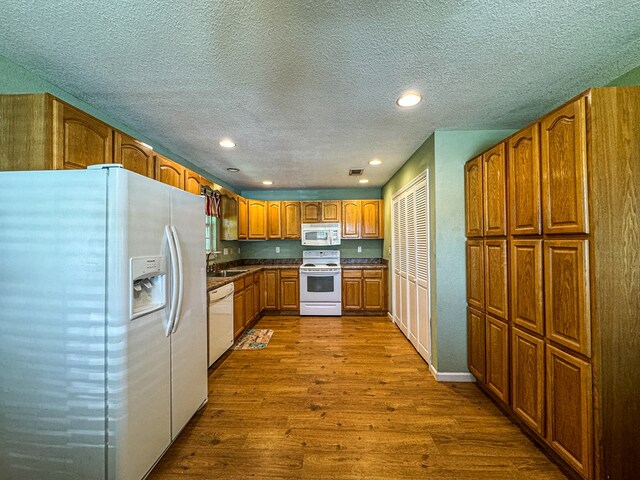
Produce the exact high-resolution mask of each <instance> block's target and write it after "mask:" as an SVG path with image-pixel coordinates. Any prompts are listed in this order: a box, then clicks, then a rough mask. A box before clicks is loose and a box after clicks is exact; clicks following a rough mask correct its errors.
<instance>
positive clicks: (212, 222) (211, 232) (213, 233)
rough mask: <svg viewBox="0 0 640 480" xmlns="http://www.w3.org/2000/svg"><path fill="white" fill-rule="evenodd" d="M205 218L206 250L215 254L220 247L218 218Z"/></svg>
mask: <svg viewBox="0 0 640 480" xmlns="http://www.w3.org/2000/svg"><path fill="white" fill-rule="evenodd" d="M204 218H205V221H204V225H205V228H204V248H205V250H206V251H207V252H214V251H215V250H216V247H217V246H218V245H217V244H218V231H217V226H218V222H217V218H216V217H210V216H208V215H206V216H205V217H204Z"/></svg>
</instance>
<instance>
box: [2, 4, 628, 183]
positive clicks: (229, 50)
mask: <svg viewBox="0 0 640 480" xmlns="http://www.w3.org/2000/svg"><path fill="white" fill-rule="evenodd" d="M0 55H4V56H6V57H7V58H9V59H12V60H14V61H15V62H17V63H19V64H20V65H22V66H24V67H25V68H27V69H28V70H30V71H32V72H34V73H36V74H38V75H40V76H41V77H43V78H44V79H46V80H49V81H51V82H52V83H54V84H56V85H58V86H59V87H61V88H63V89H64V90H66V91H68V92H70V93H72V94H74V95H75V96H77V97H79V98H81V99H82V100H85V101H86V102H88V103H90V104H93V105H94V106H96V107H98V108H100V109H101V110H103V111H104V112H105V113H108V114H109V115H111V116H112V117H114V118H117V119H118V120H120V121H122V122H123V123H125V124H127V125H129V126H130V127H132V128H133V129H135V130H137V131H139V132H141V133H142V134H144V135H146V136H147V137H149V138H152V139H155V140H156V141H157V143H158V144H160V145H163V146H164V147H166V148H168V149H169V150H171V151H173V152H175V153H176V154H178V155H181V156H183V157H184V158H186V159H188V160H189V161H191V162H192V163H194V164H195V165H197V166H199V167H201V168H203V169H204V170H206V171H208V172H210V173H211V174H213V175H215V176H217V177H219V178H220V179H222V180H225V181H227V182H228V183H230V184H231V185H234V186H236V187H239V188H242V189H255V188H260V187H261V185H260V181H261V180H262V179H265V178H269V179H272V180H273V181H274V185H273V187H272V188H323V187H351V186H357V180H354V179H353V178H351V177H348V176H347V175H346V173H347V170H348V169H349V168H350V167H365V176H366V177H367V178H369V179H370V181H371V183H370V184H369V186H381V185H382V184H384V183H385V182H386V180H388V179H389V178H390V177H391V175H392V174H393V173H394V172H395V171H396V170H397V169H398V168H399V167H400V166H401V165H402V164H403V163H404V161H406V159H407V158H408V157H409V156H410V155H411V154H412V153H413V152H414V151H415V150H416V149H417V147H419V146H420V145H421V144H422V143H423V142H424V140H425V139H426V138H427V137H428V136H429V135H430V134H431V133H432V132H433V131H434V130H441V129H494V128H495V129H503V128H517V127H520V126H522V125H523V124H525V123H527V122H529V121H531V120H533V119H534V118H536V117H537V116H539V115H540V114H542V113H544V112H545V111H546V110H548V109H549V108H551V107H553V106H555V105H557V104H558V103H560V102H562V101H564V100H567V99H568V98H570V97H571V96H573V95H575V94H577V93H579V92H580V91H581V90H583V89H585V88H587V87H588V86H592V85H602V84H606V83H608V82H609V81H610V80H612V79H613V78H615V77H617V76H619V75H620V74H622V73H624V72H626V71H627V70H629V69H631V68H633V67H635V66H637V65H638V64H640V2H638V1H632V0H616V1H611V0H584V1H577V0H573V1H571V0H563V1H558V0H541V1H536V2H531V1H529V0H526V1H523V0H515V1H514V0H511V1H508V0H492V1H489V0H486V1H479V0H476V1H459V2H452V1H449V0H430V1H403V2H393V1H382V0H368V1H367V0H363V1H351V2H346V1H338V0H335V1H317V0H316V1H306V2H305V1H293V0H277V1H276V0H260V1H249V0H244V1H242V0H221V1H204V0H191V1H175V0H171V1H169V0H110V1H104V0H89V1H83V2H78V1H72V0H57V1H55V2H45V1H36V2H34V1H32V0H31V1H29V0H6V1H5V2H3V6H2V14H1V15H0ZM407 89H413V90H418V91H420V92H422V93H423V95H424V97H425V100H424V101H423V102H422V104H420V105H419V106H417V107H413V108H411V109H408V110H401V109H399V108H398V107H396V105H395V103H394V102H395V99H396V97H397V96H398V95H399V94H400V93H401V92H403V91H404V90H407ZM225 136H229V137H231V138H233V139H234V140H235V141H236V142H237V143H238V147H237V148H236V149H234V150H232V151H225V150H223V149H222V148H221V147H219V146H218V144H217V143H218V140H219V139H221V138H222V137H225ZM374 157H377V158H380V159H381V160H382V161H383V162H384V163H383V164H382V165H381V166H378V167H371V166H369V165H368V164H367V162H368V161H369V160H370V159H372V158H374ZM229 166H235V167H238V168H240V170H241V171H240V172H239V173H236V174H230V173H229V172H227V171H226V168H227V167H229Z"/></svg>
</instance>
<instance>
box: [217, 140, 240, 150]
mask: <svg viewBox="0 0 640 480" xmlns="http://www.w3.org/2000/svg"><path fill="white" fill-rule="evenodd" d="M218 145H220V146H221V147H224V148H233V147H235V146H236V142H234V141H233V140H231V139H230V138H223V139H222V140H220V142H218Z"/></svg>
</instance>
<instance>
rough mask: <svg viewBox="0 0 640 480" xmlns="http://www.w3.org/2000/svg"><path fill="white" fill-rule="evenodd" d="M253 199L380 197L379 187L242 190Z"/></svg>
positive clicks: (361, 198) (349, 198) (243, 193)
mask: <svg viewBox="0 0 640 480" xmlns="http://www.w3.org/2000/svg"><path fill="white" fill-rule="evenodd" d="M240 195H242V196H243V197H245V198H252V199H254V200H293V201H295V200H370V199H373V198H382V189H381V188H360V187H354V188H325V189H306V190H244V191H242V192H241V193H240Z"/></svg>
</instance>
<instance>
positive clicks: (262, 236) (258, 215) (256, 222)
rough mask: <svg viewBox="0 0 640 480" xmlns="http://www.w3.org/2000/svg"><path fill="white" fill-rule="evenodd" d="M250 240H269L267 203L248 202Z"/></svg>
mask: <svg viewBox="0 0 640 480" xmlns="http://www.w3.org/2000/svg"><path fill="white" fill-rule="evenodd" d="M247 203H248V206H247V208H248V215H249V233H248V235H247V238H248V239H249V240H266V238H267V202H265V201H263V200H248V201H247Z"/></svg>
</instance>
